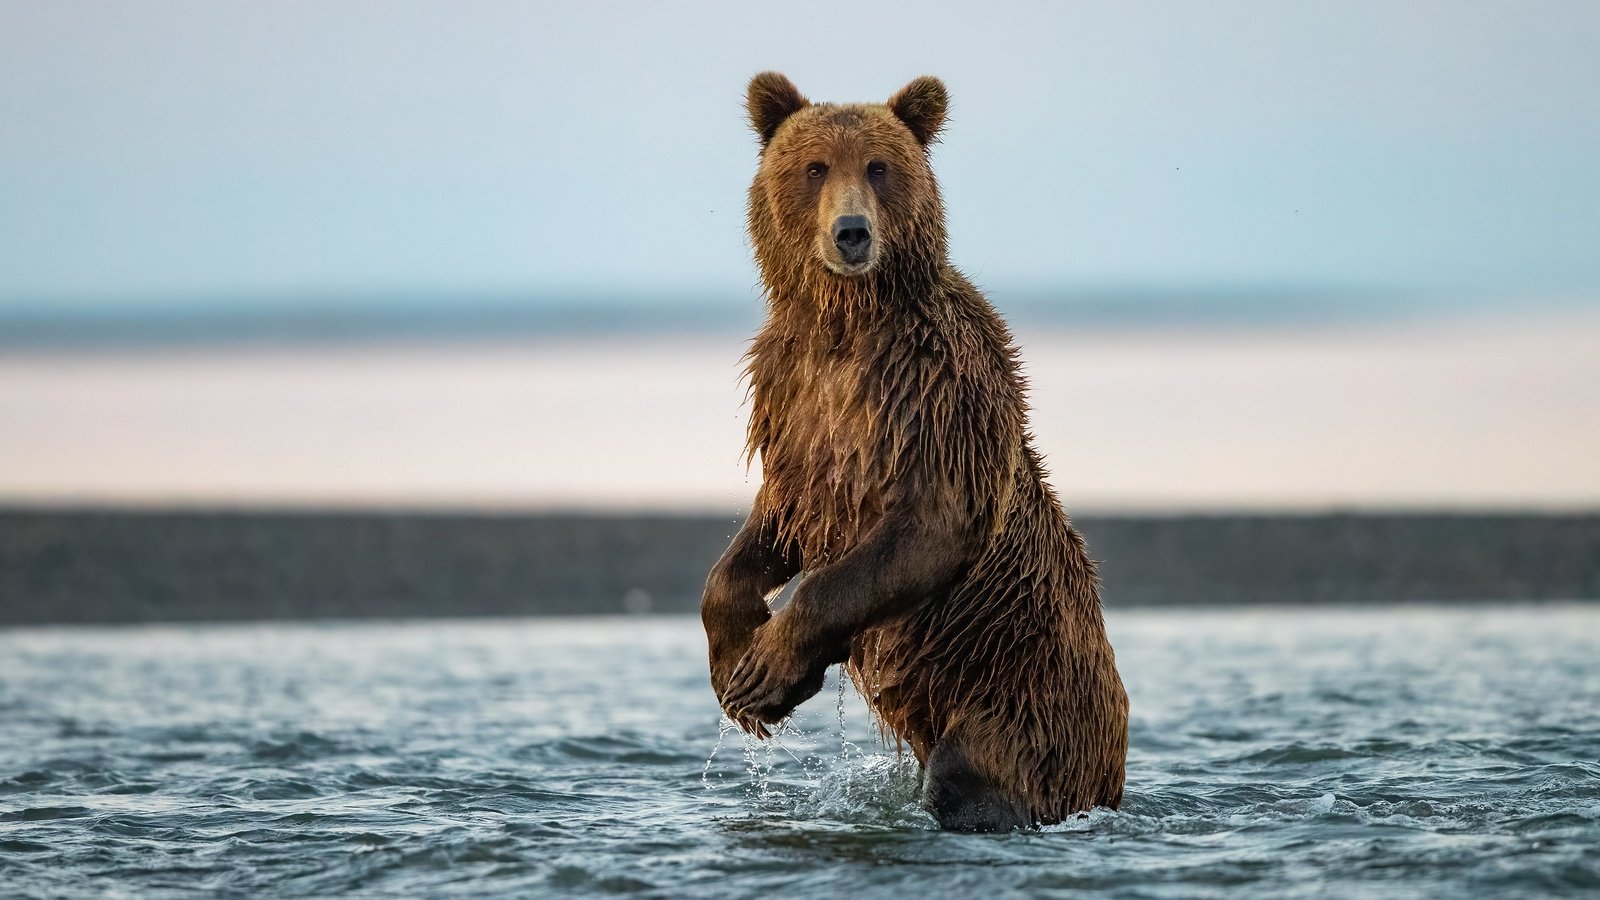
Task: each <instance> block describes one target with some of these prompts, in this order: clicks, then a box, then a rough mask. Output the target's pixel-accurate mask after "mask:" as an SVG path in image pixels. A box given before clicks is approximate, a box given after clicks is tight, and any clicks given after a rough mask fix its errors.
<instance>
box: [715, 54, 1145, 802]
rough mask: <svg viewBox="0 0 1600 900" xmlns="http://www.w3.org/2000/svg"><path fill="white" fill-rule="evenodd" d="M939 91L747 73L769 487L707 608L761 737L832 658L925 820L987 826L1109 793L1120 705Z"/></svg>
mask: <svg viewBox="0 0 1600 900" xmlns="http://www.w3.org/2000/svg"><path fill="white" fill-rule="evenodd" d="M946 105H947V98H946V94H945V88H944V85H943V84H942V83H941V82H939V81H938V80H937V79H934V78H926V77H924V78H918V79H916V80H915V81H913V82H911V83H910V84H908V85H907V86H906V87H905V88H903V89H901V90H900V91H899V92H898V93H896V94H895V95H894V96H893V97H891V98H890V99H889V102H888V103H887V104H884V105H879V104H852V105H840V104H831V103H821V104H814V103H811V102H810V101H808V100H807V99H806V98H805V97H804V96H802V95H801V93H800V92H799V90H797V89H796V88H795V86H794V84H793V83H791V82H790V81H789V80H788V79H787V78H785V77H784V76H782V75H779V74H777V73H775V72H766V73H762V74H760V75H757V76H756V77H755V78H754V79H753V80H752V81H751V82H750V88H749V94H748V99H747V108H748V111H749V115H750V124H751V125H752V126H753V127H754V129H755V131H756V133H757V135H758V136H759V137H760V140H761V161H760V167H759V169H758V170H757V172H756V177H755V181H754V183H752V184H751V186H750V195H749V202H750V209H749V229H750V238H751V241H752V243H753V244H754V247H755V255H756V260H757V262H758V264H759V265H760V267H761V276H762V279H763V281H764V282H765V286H766V296H767V305H768V314H767V320H766V322H765V324H764V325H763V327H762V329H761V332H760V333H759V334H758V335H757V337H756V338H755V341H754V342H753V344H752V346H751V348H750V353H749V375H750V379H751V382H752V401H753V409H752V412H751V416H750V429H749V447H748V450H749V453H750V455H751V456H752V457H754V456H755V455H756V454H759V455H760V457H761V466H762V472H763V483H762V485H761V489H760V491H759V492H758V493H757V495H756V500H755V505H754V507H753V508H752V510H751V513H750V518H749V520H748V521H746V522H745V525H744V527H743V528H742V529H741V530H740V532H739V534H738V535H737V536H736V537H735V538H734V540H733V544H732V545H731V546H730V547H729V548H728V550H727V552H726V553H725V554H723V556H722V559H720V560H719V561H718V562H717V564H716V566H715V567H714V568H713V569H712V570H711V575H710V577H709V578H708V579H707V583H706V592H705V598H704V600H703V601H702V603H701V618H702V621H703V622H704V623H705V628H706V636H707V638H708V641H709V644H710V655H711V684H712V688H713V689H714V690H715V691H716V694H717V697H718V699H719V700H720V701H721V703H722V706H723V708H724V709H725V710H726V711H727V713H728V715H729V716H730V717H732V718H733V719H734V720H735V721H737V722H738V723H739V724H740V725H741V727H743V728H744V729H745V730H746V731H749V732H751V733H752V734H755V735H757V736H758V737H767V736H768V732H767V730H766V728H765V727H764V725H765V724H773V723H776V722H778V721H780V720H781V719H783V718H784V717H785V716H787V715H789V714H790V712H792V711H793V710H794V708H795V706H796V705H798V704H799V703H800V702H801V701H803V700H805V699H806V698H808V697H811V696H812V695H814V694H816V693H817V691H819V690H820V689H821V687H822V681H823V676H824V673H825V672H826V670H827V668H828V666H829V665H831V664H834V663H847V664H848V670H849V673H850V677H851V679H852V680H853V681H854V682H855V685H856V687H857V689H858V690H859V691H860V692H861V694H862V695H863V696H864V697H866V698H867V701H868V702H869V703H870V704H871V706H872V710H873V712H874V714H875V715H876V716H877V718H878V720H879V721H880V722H881V723H882V724H883V725H884V726H885V727H887V728H888V729H890V730H892V731H893V732H894V734H895V735H896V736H897V737H898V738H899V739H900V740H902V741H904V742H906V743H907V744H909V745H910V746H911V749H912V751H913V752H914V753H915V754H916V757H917V760H918V761H919V762H920V763H921V764H922V766H923V771H924V776H923V777H924V783H923V803H924V805H925V806H926V807H927V808H928V810H929V811H930V812H931V813H932V814H933V815H934V816H935V817H936V818H937V819H938V820H939V822H940V824H941V825H943V826H944V827H945V828H950V829H958V830H966V831H993V830H1005V829H1010V828H1017V827H1026V826H1030V825H1035V824H1043V823H1050V822H1055V821H1059V820H1060V819H1062V818H1064V817H1066V816H1068V815H1070V814H1071V813H1074V812H1077V811H1080V810H1085V809H1088V808H1090V807H1093V806H1108V807H1116V806H1117V805H1118V804H1119V803H1120V802H1121V799H1122V782H1123V766H1124V761H1125V758H1126V755H1127V746H1128V699H1127V695H1126V693H1124V691H1123V688H1122V681H1121V679H1120V678H1119V677H1118V675H1117V667H1116V660H1115V657H1114V655H1113V653H1112V650H1111V644H1110V642H1109V641H1108V640H1107V638H1106V631H1105V623H1104V620H1103V619H1102V617H1101V613H1100V599H1099V594H1098V588H1097V584H1096V580H1095V569H1094V563H1093V561H1092V560H1090V559H1089V557H1088V554H1087V553H1086V552H1085V550H1084V546H1083V541H1082V539H1081V538H1079V537H1078V535H1077V533H1076V532H1074V531H1073V530H1072V527H1071V526H1070V525H1069V524H1068V522H1067V518H1066V516H1065V514H1064V513H1063V512H1062V510H1061V506H1060V504H1059V503H1058V502H1057V500H1056V497H1055V494H1054V493H1053V492H1052V491H1051V489H1050V487H1049V486H1048V485H1047V484H1046V483H1045V480H1044V471H1043V465H1042V463H1041V462H1040V459H1039V456H1038V454H1037V453H1036V452H1035V451H1034V449H1033V446H1032V442H1031V438H1030V436H1029V434H1028V431H1027V421H1026V413H1027V406H1026V401H1025V400H1024V396H1023V383H1022V378H1021V376H1020V375H1019V374H1018V372H1017V356H1016V350H1015V348H1014V347H1013V346H1012V343H1011V335H1010V334H1009V332H1008V331H1007V330H1006V327H1005V323H1004V322H1002V321H1001V319H1000V317H999V315H998V314H997V313H996V312H995V311H994V308H993V307H991V306H990V305H989V303H988V301H987V300H985V299H984V297H983V295H982V294H981V293H979V291H978V290H977V288H975V287H973V285H972V283H971V282H969V281H968V280H967V279H966V277H965V276H963V275H962V274H961V273H960V272H958V271H956V269H955V268H954V267H952V266H951V264H950V261H949V260H948V258H947V256H946V247H945V243H946V241H945V225H944V207H943V204H942V202H941V200H940V199H939V188H938V184H937V182H936V181H935V180H934V176H933V170H932V168H931V167H930V165H929V159H928V147H929V145H930V144H931V143H932V142H933V141H934V140H935V139H936V138H937V136H938V134H939V129H940V127H941V126H942V125H943V123H944V118H945V109H946ZM802 573H804V577H803V579H802V580H801V582H800V584H799V586H798V587H797V588H796V591H795V594H794V597H793V599H792V600H791V602H790V603H789V604H788V605H787V606H786V607H784V608H783V610H781V611H780V612H778V613H777V614H775V615H774V614H773V613H771V611H770V610H769V608H768V606H767V602H766V601H767V598H768V597H770V596H772V595H773V594H775V593H776V592H777V591H778V590H779V589H780V588H782V587H783V585H784V584H786V583H787V582H788V581H789V580H791V579H793V578H795V577H796V576H798V575H801V574H802Z"/></svg>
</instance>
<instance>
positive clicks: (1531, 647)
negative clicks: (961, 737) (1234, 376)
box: [0, 606, 1600, 897]
mask: <svg viewBox="0 0 1600 900" xmlns="http://www.w3.org/2000/svg"><path fill="white" fill-rule="evenodd" d="M1110 626H1111V631H1112V638H1113V640H1114V642H1115V643H1116V646H1117V651H1118V657H1119V661H1120V664H1121V667H1122V671H1123V676H1124V678H1125V680H1126V681H1127V684H1128V689H1129V693H1130V695H1131V698H1132V703H1133V725H1132V728H1133V731H1132V751H1131V755H1130V758H1129V770H1128V792H1127V801H1126V804H1125V806H1124V808H1123V809H1122V810H1121V811H1120V812H1108V811H1104V810H1100V811H1096V812H1093V813H1091V814H1089V815H1087V816H1086V817H1083V818H1081V819H1078V820H1075V821H1072V822H1070V823H1067V824H1066V825H1063V826H1058V827H1055V828H1052V829H1049V830H1047V831H1044V832H1035V833H1018V834H1011V835H991V836H972V835H952V834H943V833H940V832H937V831H934V830H932V824H933V823H932V821H931V820H930V819H929V817H928V816H927V815H926V814H924V813H923V812H922V811H921V810H919V809H918V808H917V806H916V804H915V794H916V776H915V770H914V768H912V767H909V766H907V765H906V764H905V763H903V762H901V761H898V760H897V759H896V758H895V756H894V755H893V754H892V752H888V751H885V750H884V749H883V748H882V747H881V746H880V745H878V744H877V743H876V741H875V740H874V738H873V735H874V732H873V730H872V729H871V727H870V725H869V723H868V721H867V717H866V715H865V713H864V710H863V707H862V705H861V702H860V700H859V699H858V698H856V697H855V696H854V694H853V693H851V694H847V695H843V703H842V708H843V710H844V717H843V718H844V728H843V730H842V731H841V725H840V721H841V719H840V713H839V708H840V697H841V694H840V693H839V692H838V691H837V688H836V686H835V684H834V683H832V682H830V684H829V686H828V688H827V689H826V690H825V691H824V693H823V695H822V696H820V697H818V698H816V699H813V700H812V701H810V702H809V703H807V704H806V705H805V706H804V707H802V709H801V712H800V714H799V715H798V716H797V717H796V719H795V722H794V726H793V727H792V728H791V729H790V733H788V734H786V735H785V736H784V737H783V738H782V745H781V746H774V745H772V744H763V745H753V744H748V743H746V742H745V741H744V740H743V739H742V738H741V737H740V736H738V735H737V733H728V734H724V735H722V736H721V737H720V739H719V733H718V717H717V714H716V708H715V704H714V702H713V700H712V698H711V695H710V690H709V688H708V687H707V686H706V683H705V672H704V662H703V657H702V638H701V636H700V633H699V629H698V625H697V623H695V622H693V621H691V620H686V619H607V620H586V621H556V620H520V621H494V622H448V623H439V622H417V623H396V624H378V625H374V624H336V625H288V626H280V625H273V626H225V627H211V626H204V627H162V628H140V629H48V630H20V631H10V632H0V894H3V895H5V896H19V895H20V896H60V895H70V896H80V895H137V896H160V895H182V894H191V893H192V894H204V895H207V896H215V895H226V894H237V895H316V896H326V895H331V894H340V893H353V894H360V895H362V896H404V897H414V896H436V895H448V894H468V895H473V896H481V895H492V894H507V895H529V894H549V893H573V894H582V893H594V892H639V893H644V894H662V895H676V894H686V893H691V892H692V893H694V894H696V895H707V894H709V895H749V894H753V893H756V892H758V891H764V890H774V891H781V892H782V895H783V896H819V897H821V896H832V895H833V894H835V893H837V892H844V891H848V892H850V893H851V894H852V895H856V894H865V895H869V896H871V895H888V894H891V893H895V894H901V895H904V894H905V892H907V891H916V892H919V893H920V894H923V895H970V894H972V893H973V892H975V891H979V890H981V891H984V892H986V893H989V894H993V895H997V896H1005V895H1007V894H1012V893H1017V894H1029V895H1050V894H1059V895H1063V896H1066V895H1078V894H1082V893H1084V892H1085V891H1098V892H1103V893H1106V894H1110V895H1116V896H1128V897H1157V896H1160V897H1167V896H1170V897H1196V896H1201V897H1203V896H1218V897H1222V896H1227V897H1235V896H1238V895H1241V894H1246V895H1257V896H1273V897H1282V896H1296V895H1319V894H1330V895H1333V896H1353V895H1361V896H1397V897H1398V896H1407V897H1409V896H1417V895H1436V896H1461V895H1464V894H1469V893H1481V894H1486V895H1494V896H1507V895H1517V894H1528V895H1548V894H1553V893H1562V892H1566V893H1571V894H1585V893H1592V892H1594V891H1595V890H1597V889H1600V849H1597V847H1600V607H1580V606H1559V607H1524V608H1512V609H1506V610H1494V611H1491V610H1484V609H1476V608H1450V607H1438V608H1422V607H1413V608H1405V609H1398V610H1385V609H1379V608H1370V609H1339V610H1302V609H1278V610H1210V611H1200V612H1195V611H1183V612H1176V611H1164V610H1163V611H1155V610H1153V611H1137V612H1119V613H1114V614H1113V615H1112V616H1111V619H1110Z"/></svg>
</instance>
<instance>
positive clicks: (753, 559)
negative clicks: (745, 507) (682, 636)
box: [700, 496, 800, 737]
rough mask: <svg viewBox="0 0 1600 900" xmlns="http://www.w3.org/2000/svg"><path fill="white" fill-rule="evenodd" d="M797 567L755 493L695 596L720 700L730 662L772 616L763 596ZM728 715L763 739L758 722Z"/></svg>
mask: <svg viewBox="0 0 1600 900" xmlns="http://www.w3.org/2000/svg"><path fill="white" fill-rule="evenodd" d="M799 571H800V556H799V553H798V552H796V551H795V550H794V549H793V547H792V546H790V547H784V546H780V544H779V542H778V540H777V538H776V529H774V528H773V527H772V522H771V517H770V515H768V513H767V511H766V509H765V506H764V504H763V503H762V502H761V499H760V497H759V496H758V497H757V501H756V508H755V509H753V510H751V513H750V518H748V519H746V520H745V523H744V527H742V528H740V529H739V533H738V534H737V535H735V536H734V539H733V543H732V544H730V545H729V546H728V549H727V550H726V551H725V552H724V553H723V554H722V558H721V559H719V560H717V564H716V565H714V566H712V567H711V574H710V575H709V576H708V577H707V578H706V588H705V593H704V595H702V597H701V600H700V622H701V624H702V625H704V626H705V630H706V644H707V647H708V649H709V653H710V666H711V689H712V690H713V691H714V692H715V693H716V695H717V699H718V701H719V702H721V701H722V697H723V695H724V693H725V692H726V691H727V687H728V678H729V676H730V675H731V674H732V672H733V667H734V664H735V663H737V662H738V661H739V659H740V658H741V657H743V656H744V654H745V651H746V650H748V649H749V647H750V641H751V638H752V636H753V635H754V633H755V630H756V628H757V627H758V626H760V625H761V624H762V623H764V622H766V621H767V620H768V619H770V618H771V617H772V612H771V610H770V609H769V608H768V607H767V600H766V598H767V595H768V594H771V593H772V592H773V591H776V590H778V589H779V588H781V587H783V586H784V585H785V584H787V583H788V582H789V580H790V579H791V578H793V577H794V576H795V575H796V574H798V573H799ZM724 705H726V704H724ZM733 718H734V720H735V721H736V722H738V723H739V726H740V727H741V728H743V729H744V730H745V731H748V732H750V733H752V734H755V735H757V736H758V737H766V729H764V728H763V727H762V726H761V723H760V722H757V721H755V720H754V719H750V718H747V717H740V716H734V717H733Z"/></svg>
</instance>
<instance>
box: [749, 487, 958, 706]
mask: <svg viewBox="0 0 1600 900" xmlns="http://www.w3.org/2000/svg"><path fill="white" fill-rule="evenodd" d="M931 513H932V511H930V510H928V509H926V508H920V507H918V506H917V505H915V504H906V503H902V504H896V505H892V506H890V508H889V510H888V511H887V512H886V513H885V514H884V516H883V517H882V518H881V519H879V521H878V523H877V524H876V525H875V526H873V528H872V529H871V530H870V531H869V532H868V533H867V534H866V536H865V537H863V539H862V540H861V542H860V543H858V544H857V545H856V546H855V547H853V548H851V549H850V550H849V551H848V552H847V553H845V554H844V555H843V556H841V557H840V558H839V559H838V560H837V561H836V562H834V563H832V564H830V565H827V566H823V567H822V568H820V569H818V570H816V571H815V572H810V573H808V574H807V575H806V577H805V579H804V580H803V581H802V582H801V583H800V586H799V587H798V588H797V589H796V590H795V594H794V598H793V599H791V600H790V601H789V605H788V606H786V607H784V608H783V610H782V611H780V612H779V613H778V614H777V615H775V616H773V617H772V618H771V619H770V620H768V621H766V622H765V623H763V624H761V625H760V626H759V627H757V628H756V630H755V634H754V636H753V639H752V641H751V643H750V647H749V649H748V650H747V651H745V654H744V657H743V659H741V660H740V661H739V663H738V664H737V665H736V666H735V667H734V671H733V674H732V675H731V676H730V678H729V680H728V688H727V691H726V693H724V694H723V695H722V704H723V708H725V709H727V710H728V711H729V714H730V715H732V716H734V717H735V718H736V719H738V718H751V719H755V720H757V721H761V722H766V723H768V724H772V723H776V722H778V721H780V720H782V719H783V718H784V717H785V716H787V715H789V713H791V712H793V711H794V708H795V707H796V706H798V705H799V704H800V703H801V702H803V701H804V700H806V699H807V698H808V697H810V696H811V695H813V694H815V693H816V692H817V691H819V690H821V689H822V680H823V676H824V675H825V674H826V672H827V668H828V666H829V665H832V664H833V663H840V662H844V661H845V660H846V659H848V658H849V656H850V641H851V639H852V638H854V637H855V636H856V635H857V634H859V633H860V632H862V631H864V630H866V629H868V628H872V627H874V626H876V625H879V624H882V623H884V622H886V621H888V620H889V619H891V618H893V617H895V616H897V615H900V614H901V613H904V612H906V611H908V610H910V609H912V608H913V607H915V606H916V605H917V604H919V603H921V602H923V601H925V600H927V599H929V598H931V597H935V596H937V595H938V594H941V593H943V592H944V591H946V590H947V589H948V588H949V586H950V585H951V584H952V583H953V582H954V580H955V579H956V578H957V577H958V576H959V575H960V574H961V573H962V572H963V571H964V570H965V569H966V567H967V565H968V563H969V560H970V558H971V556H972V550H973V546H974V540H975V539H974V536H973V535H972V533H971V530H970V529H969V528H967V527H966V526H965V523H964V522H960V520H958V519H955V518H954V517H950V516H943V515H934V514H931Z"/></svg>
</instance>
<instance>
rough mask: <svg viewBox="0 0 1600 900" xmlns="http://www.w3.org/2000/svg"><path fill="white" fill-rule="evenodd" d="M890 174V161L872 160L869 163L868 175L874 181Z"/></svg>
mask: <svg viewBox="0 0 1600 900" xmlns="http://www.w3.org/2000/svg"><path fill="white" fill-rule="evenodd" d="M888 174H889V165H888V163H881V162H876V161H874V162H871V163H868V164H867V177H868V178H870V179H872V180H873V181H882V180H883V177H884V176H885V175H888Z"/></svg>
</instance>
